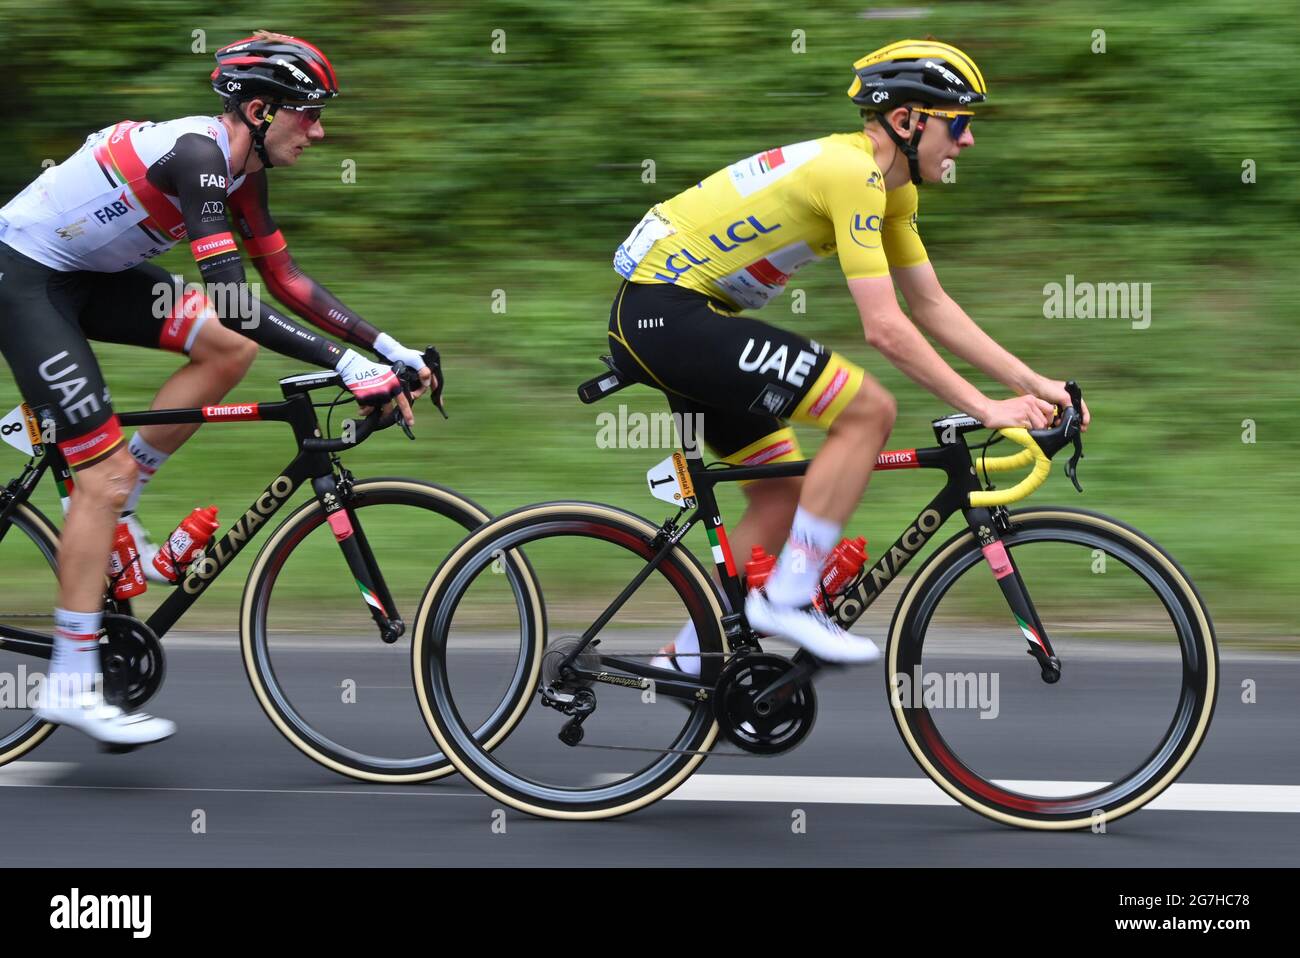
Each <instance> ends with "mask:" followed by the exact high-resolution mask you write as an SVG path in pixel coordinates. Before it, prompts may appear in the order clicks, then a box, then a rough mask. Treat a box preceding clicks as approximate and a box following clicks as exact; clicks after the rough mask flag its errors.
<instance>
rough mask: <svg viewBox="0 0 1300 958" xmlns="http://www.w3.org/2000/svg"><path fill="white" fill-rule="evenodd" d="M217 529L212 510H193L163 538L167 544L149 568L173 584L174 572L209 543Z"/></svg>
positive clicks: (175, 577) (214, 510) (191, 559)
mask: <svg viewBox="0 0 1300 958" xmlns="http://www.w3.org/2000/svg"><path fill="white" fill-rule="evenodd" d="M217 526H218V523H217V507H216V506H208V507H207V508H206V509H195V510H194V511H193V512H191V513H190V514H189V515H188V516H186V517H185V518H184V519H182V520H181V524H180V525H178V526H177V527H176V528H175V530H173V531H172V534H171V535H169V536H168V537H167V541H166V542H164V543H163V546H162V548H161V549H159V550H158V553H157V555H155V556H154V557H153V567H154V568H155V569H157V570H158V571H159V572H160V573H162V574H163V575H164V576H166V577H167V581H169V582H175V581H176V579H177V577H178V576H179V572H178V570H180V569H184V568H185V567H186V566H187V565H189V564H190V563H191V562H193V561H194V558H195V556H197V555H198V554H199V553H200V552H202V551H203V549H204V548H205V547H206V546H207V544H208V543H209V542H211V541H212V534H213V533H214V532H216V531H217Z"/></svg>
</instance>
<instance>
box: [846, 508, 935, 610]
mask: <svg viewBox="0 0 1300 958" xmlns="http://www.w3.org/2000/svg"><path fill="white" fill-rule="evenodd" d="M941 525H943V516H941V515H940V514H939V513H938V512H937V511H936V510H934V509H926V510H925V512H923V513H921V514H920V515H919V516H917V518H916V522H914V523H912V525H910V526H908V527H907V530H906V531H905V532H904V533H903V534H902V535H901V536H899V539H898V541H897V542H895V543H894V544H893V545H892V546H891V547H890V549H889V551H888V552H886V553H885V554H884V555H883V556H881V557H880V560H879V561H878V562H877V563H876V564H875V565H873V566H872V567H871V571H870V572H868V573H867V574H866V575H865V576H863V577H862V581H861V582H859V583H858V588H857V590H856V591H855V592H853V593H852V594H851V595H849V596H848V597H846V598H845V599H844V600H843V601H842V602H840V604H839V605H838V606H836V608H835V618H836V619H837V620H838V621H839V623H840V624H841V625H848V624H851V623H853V622H854V621H855V620H856V619H857V617H858V616H859V615H861V614H862V610H863V609H865V608H866V607H867V606H868V605H870V604H871V603H872V602H873V601H874V600H875V598H876V596H878V595H880V593H881V592H883V591H884V589H885V586H887V585H889V583H890V582H892V581H894V577H895V576H897V575H898V573H899V571H900V570H901V569H902V568H903V567H904V566H905V565H907V564H908V563H909V562H911V561H912V558H913V557H914V556H915V555H916V554H917V553H918V552H920V551H921V550H922V549H923V548H925V544H926V543H927V542H929V541H930V537H931V536H932V535H934V532H935V530H936V529H938V528H939V527H940V526H941Z"/></svg>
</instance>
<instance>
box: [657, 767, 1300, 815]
mask: <svg viewBox="0 0 1300 958" xmlns="http://www.w3.org/2000/svg"><path fill="white" fill-rule="evenodd" d="M998 784H999V785H1001V786H1003V787H1004V788H1009V789H1014V790H1015V791H1019V792H1025V793H1027V794H1038V795H1071V794H1078V793H1080V792H1086V791H1090V790H1091V789H1094V788H1098V787H1100V786H1101V785H1102V784H1103V783H1101V782H1022V781H999V782H998ZM668 798H669V799H670V800H677V801H685V802H803V803H815V804H838V805H956V804H957V802H956V801H955V800H954V799H952V798H950V797H949V796H948V794H947V793H946V792H944V791H942V790H941V789H940V788H939V786H938V785H936V784H934V782H932V781H930V780H929V779H928V778H848V777H841V776H815V775H696V776H694V777H693V778H691V779H690V780H689V781H687V782H686V784H685V785H683V786H682V787H681V788H679V789H677V791H675V792H673V793H672V794H671V795H669V796H668ZM1146 807H1147V808H1149V809H1151V810H1152V811H1166V812H1169V811H1179V812H1292V813H1300V785H1201V784H1195V783H1178V782H1175V783H1174V784H1173V785H1171V786H1169V788H1167V789H1166V790H1165V791H1164V792H1163V793H1161V795H1160V796H1159V797H1158V798H1156V800H1155V801H1153V802H1151V804H1149V805H1147V806H1146Z"/></svg>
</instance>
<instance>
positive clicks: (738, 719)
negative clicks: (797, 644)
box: [713, 652, 817, 755]
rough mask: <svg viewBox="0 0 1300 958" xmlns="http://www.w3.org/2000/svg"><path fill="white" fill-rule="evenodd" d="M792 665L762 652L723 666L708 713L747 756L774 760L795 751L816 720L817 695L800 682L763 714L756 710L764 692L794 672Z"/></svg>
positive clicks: (735, 659) (807, 683) (786, 660)
mask: <svg viewBox="0 0 1300 958" xmlns="http://www.w3.org/2000/svg"><path fill="white" fill-rule="evenodd" d="M794 667H795V666H794V663H793V662H791V661H790V660H789V659H786V658H782V657H781V656H779V655H771V654H768V653H764V652H759V653H755V654H752V655H742V656H737V657H735V658H733V659H732V660H731V661H730V662H728V663H727V666H726V667H725V668H724V669H723V670H722V674H721V675H720V676H719V677H718V684H717V688H716V691H715V692H714V695H713V714H714V716H715V717H716V718H717V720H718V724H719V725H720V726H722V732H723V734H724V735H726V737H727V739H728V740H729V741H731V742H733V743H735V745H736V746H738V747H739V748H742V749H744V750H745V751H747V752H755V753H757V754H759V755H775V754H776V753H778V752H786V751H789V750H790V749H792V748H794V747H795V746H796V745H798V744H799V743H800V742H802V741H803V740H804V737H805V736H807V734H808V733H809V732H811V731H812V727H813V723H814V722H815V721H816V720H817V696H816V693H814V692H813V687H812V685H811V684H810V683H809V682H807V681H805V682H802V683H800V684H798V685H795V686H793V688H791V689H790V690H789V694H788V695H786V696H784V697H783V698H782V699H781V700H779V701H777V702H776V703H775V704H773V705H771V707H770V708H768V709H767V710H763V709H761V708H759V707H756V705H755V699H757V698H758V697H759V696H760V695H761V694H762V693H763V692H764V691H766V690H767V689H768V688H770V687H771V686H772V684H773V683H775V682H777V681H778V680H779V679H781V678H782V677H783V676H785V675H786V674H787V673H789V672H790V670H791V669H793V668H794Z"/></svg>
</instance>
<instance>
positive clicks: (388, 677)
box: [240, 478, 541, 783]
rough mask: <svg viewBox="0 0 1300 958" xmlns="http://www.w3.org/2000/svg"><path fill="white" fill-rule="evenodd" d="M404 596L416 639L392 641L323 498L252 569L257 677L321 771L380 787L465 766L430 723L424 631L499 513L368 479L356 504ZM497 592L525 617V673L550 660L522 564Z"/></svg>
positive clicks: (276, 537) (249, 643)
mask: <svg viewBox="0 0 1300 958" xmlns="http://www.w3.org/2000/svg"><path fill="white" fill-rule="evenodd" d="M348 507H349V509H350V510H351V513H352V516H353V520H354V523H353V524H354V525H355V527H356V528H357V529H358V530H364V534H365V537H366V540H367V542H368V543H369V546H370V549H371V551H372V552H373V554H374V557H375V562H376V565H377V566H378V568H379V569H380V570H381V571H382V574H383V577H384V581H385V583H386V584H387V586H388V589H389V591H390V592H391V594H392V599H393V601H394V603H395V608H394V609H391V610H388V612H389V614H390V615H391V614H393V613H396V614H397V615H398V616H400V617H401V618H402V619H403V620H404V621H405V623H406V626H407V630H408V631H407V635H406V636H403V637H402V638H400V639H399V640H398V641H397V642H396V643H395V644H393V645H387V644H385V643H384V642H383V641H382V640H381V639H380V637H379V634H378V631H377V628H376V626H375V623H374V621H373V620H372V618H371V616H370V612H369V606H368V605H367V602H368V601H371V600H370V599H369V598H368V597H367V596H365V595H364V593H363V592H360V591H359V590H358V584H357V582H356V581H355V580H354V579H353V577H352V575H351V573H350V571H349V569H348V567H347V565H346V562H345V560H344V557H343V555H342V553H341V552H340V550H339V547H338V544H337V542H336V541H335V539H334V535H333V532H332V531H331V529H330V527H329V524H328V522H327V521H326V517H325V511H324V509H323V508H322V507H321V504H320V502H319V501H318V500H316V499H312V500H310V501H309V502H307V503H305V504H304V505H303V506H302V507H300V508H299V509H298V510H297V511H296V512H295V513H294V514H293V515H291V516H290V517H289V518H288V519H287V520H286V521H285V522H284V523H283V525H281V526H280V527H279V528H277V529H276V530H275V532H274V533H272V535H271V538H270V540H269V541H268V542H267V543H266V545H265V546H264V547H263V549H262V551H261V553H260V554H259V555H258V557H257V560H256V562H254V564H253V568H252V570H251V572H250V573H249V577H248V584H247V585H246V587H245V591H244V601H243V607H242V610H241V614H240V623H241V629H240V639H241V646H242V649H243V659H244V668H245V671H246V672H247V674H248V678H249V681H250V683H251V684H252V686H253V691H254V693H255V694H256V696H257V700H258V703H259V704H260V705H261V706H262V709H263V711H265V712H266V714H267V715H268V717H270V719H271V721H272V722H273V723H274V724H275V726H276V728H277V729H279V731H280V732H281V733H282V734H283V735H284V736H285V738H287V739H288V740H289V742H290V743H292V744H293V746H294V747H295V748H297V749H298V750H299V751H301V752H302V753H303V754H305V755H307V756H308V757H309V758H311V759H312V760H313V761H316V762H318V763H320V764H321V765H323V766H325V767H326V768H329V769H331V770H333V771H335V772H339V773H340V774H343V775H347V776H350V777H352V778H357V779H361V780H363V781H371V782H388V783H402V782H425V781H430V780H433V779H436V778H440V777H442V776H444V775H448V774H450V773H451V772H452V771H454V769H453V768H452V766H451V764H450V763H449V762H448V761H447V760H446V758H445V757H444V756H443V754H442V753H441V752H439V751H438V750H437V749H436V747H435V746H434V743H433V742H432V740H431V739H430V737H429V733H428V731H427V729H426V728H425V727H424V725H423V723H422V722H421V721H420V718H419V713H418V705H417V703H416V701H415V697H414V695H413V687H412V682H411V672H410V657H409V652H408V649H407V648H406V645H407V643H408V642H409V641H410V639H409V636H410V632H409V630H410V625H411V623H412V622H413V621H414V619H415V610H416V606H417V603H418V602H419V599H420V596H421V594H422V593H423V591H424V589H425V587H426V586H427V584H428V582H429V578H430V576H431V575H432V572H433V570H434V569H435V568H436V566H437V564H438V563H439V562H440V561H441V560H442V558H443V556H445V555H446V554H447V553H448V552H449V551H451V548H452V547H453V546H454V545H455V544H456V543H457V542H459V541H460V540H461V539H462V538H463V537H464V535H465V533H466V531H468V530H471V529H474V528H477V527H478V526H479V525H480V524H481V523H482V522H484V521H486V520H487V519H488V518H490V516H489V515H488V513H486V512H485V511H484V510H482V509H481V508H479V507H478V506H476V505H475V504H474V503H473V502H471V501H470V500H468V499H465V498H463V497H461V496H459V495H457V494H456V493H454V492H452V491H450V490H448V489H444V488H442V487H441V486H436V485H433V484H430V483H423V482H415V481H412V480H409V479H396V478H394V479H367V480H362V481H359V482H357V483H355V484H354V485H353V487H352V492H351V497H350V500H349V502H348ZM502 573H503V574H502V575H500V576H498V577H497V585H498V586H499V587H500V589H501V590H502V592H503V593H504V595H506V596H509V597H511V600H512V602H513V604H514V607H516V608H517V609H519V610H520V618H519V619H518V620H517V622H516V627H517V629H518V632H519V634H520V635H521V636H522V637H523V641H521V642H520V643H519V646H518V653H519V655H520V662H519V668H520V670H522V671H527V670H529V669H533V668H535V667H536V664H537V659H539V658H540V655H541V643H540V641H539V640H537V639H536V638H535V637H536V634H537V632H538V626H537V623H536V622H535V621H534V619H533V618H532V610H533V609H534V608H536V607H537V605H538V600H537V599H536V598H535V596H536V591H537V589H536V585H535V583H534V582H533V578H532V574H531V572H530V570H529V569H528V567H527V565H526V563H524V562H523V561H521V560H519V559H517V558H511V559H510V560H508V561H507V562H505V563H504V564H503V566H502ZM499 691H500V694H501V699H500V700H499V703H498V704H500V705H501V706H502V708H503V709H504V711H505V712H506V713H507V714H509V713H511V712H512V711H513V710H514V708H515V707H516V706H517V704H518V702H519V700H520V699H524V698H526V697H527V695H528V694H529V693H530V692H531V689H528V688H526V687H525V686H524V685H523V684H522V682H515V683H513V684H512V683H507V684H506V685H504V686H502V687H501V688H500V689H499Z"/></svg>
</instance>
